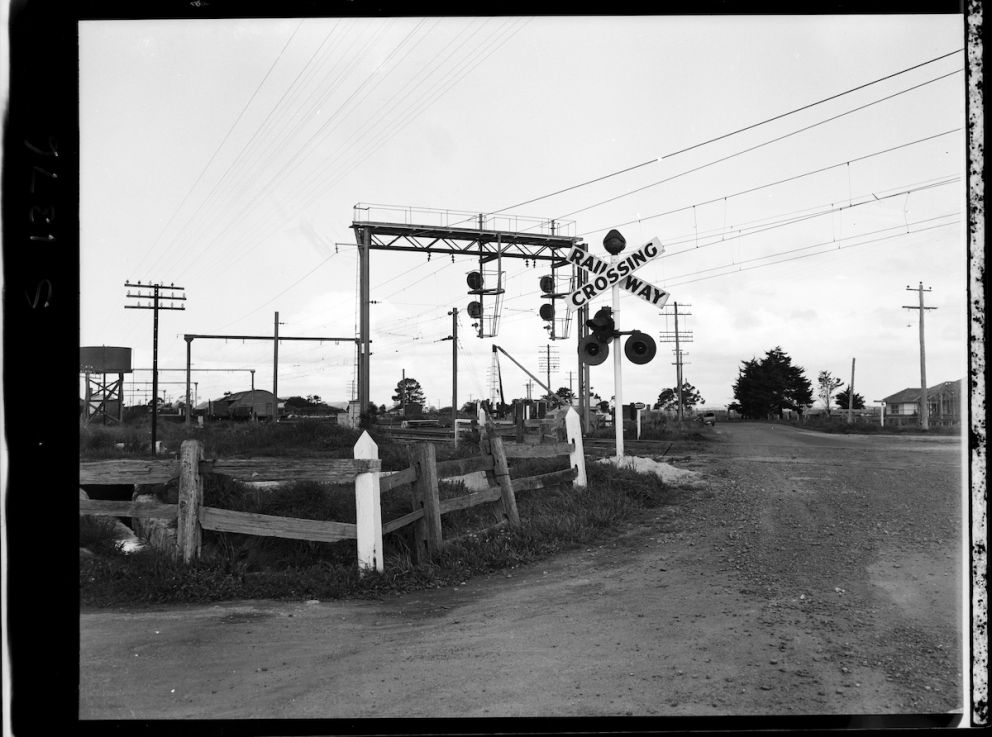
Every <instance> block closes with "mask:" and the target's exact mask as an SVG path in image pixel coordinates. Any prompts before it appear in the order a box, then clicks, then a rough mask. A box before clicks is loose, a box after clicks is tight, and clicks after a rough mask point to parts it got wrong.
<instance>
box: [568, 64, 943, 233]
mask: <svg viewBox="0 0 992 737" xmlns="http://www.w3.org/2000/svg"><path fill="white" fill-rule="evenodd" d="M961 71H963V69H957V70H955V71H953V72H950V73H948V74H942V75H940V76H939V77H934V78H933V79H929V80H927V81H926V82H922V83H921V84H918V85H914V86H913V87H909V88H907V89H904V90H900V91H899V92H895V93H893V94H891V95H886V96H885V97H882V98H880V99H878V100H874V101H872V102H869V103H867V104H865V105H859V106H858V107H856V108H852V109H851V110H847V111H845V112H843V113H840V114H838V115H833V116H831V117H829V118H826V119H824V120H821V121H818V122H816V123H813V124H812V125H807V126H805V127H803V128H799V129H798V130H794V131H791V132H789V133H786V134H785V135H782V136H778V137H777V138H772V139H770V140H768V141H763V142H762V143H759V144H757V145H754V146H750V147H748V148H745V149H742V150H740V151H737V152H735V153H732V154H729V155H727V156H722V157H720V158H719V159H714V160H713V161H709V162H707V163H705V164H701V165H700V166H696V167H693V168H692V169H688V170H686V171H683V172H681V173H679V174H675V175H673V176H671V177H668V178H667V179H663V180H661V181H659V182H655V183H654V184H652V185H649V186H655V185H658V184H663V183H665V182H670V181H672V180H674V179H678V178H680V177H684V176H685V175H686V174H693V173H695V172H697V171H700V170H702V169H706V168H708V167H710V166H714V165H715V164H720V163H723V162H724V161H729V160H730V159H733V158H736V157H738V156H742V155H744V154H746V153H750V152H752V151H756V150H757V149H759V148H764V147H765V146H769V145H771V144H773V143H778V142H779V141H782V140H785V139H786V138H791V137H792V136H795V135H798V134H800V133H805V132H806V131H808V130H812V129H813V128H817V127H819V126H821V125H825V124H826V123H831V122H833V121H835V120H838V119H839V118H843V117H845V116H847V115H851V114H852V113H856V112H859V111H861V110H864V109H865V108H869V107H871V106H873V105H878V104H879V103H882V102H885V101H887V100H891V99H892V98H894V97H898V96H899V95H904V94H906V93H907V92H912V91H913V90H916V89H919V88H920V87H924V86H925V85H928V84H933V83H934V82H938V81H940V80H942V79H946V78H947V77H950V76H952V75H954V74H957V73H959V72H961ZM645 189H646V187H645ZM628 194H633V192H630V193H628ZM569 214H571V213H569ZM561 217H567V215H562V216H561ZM632 222H637V221H636V220H634V221H632ZM614 227H617V226H615V225H608V226H606V227H604V228H597V229H596V230H590V231H587V232H585V233H583V234H582V235H583V236H587V235H589V234H590V233H598V232H601V231H604V230H609V229H610V228H614Z"/></svg>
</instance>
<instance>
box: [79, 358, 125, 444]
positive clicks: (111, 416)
mask: <svg viewBox="0 0 992 737" xmlns="http://www.w3.org/2000/svg"><path fill="white" fill-rule="evenodd" d="M79 373H81V374H85V376H86V399H85V400H84V404H83V417H82V421H83V424H84V425H88V424H89V423H91V422H92V421H93V420H95V419H97V418H102V422H103V424H104V425H106V424H107V421H108V420H109V421H111V422H121V421H122V420H123V419H124V374H129V373H131V349H130V348H121V347H119V346H110V345H98V346H82V347H80V349H79ZM108 374H110V375H111V376H113V375H114V374H116V376H117V378H116V379H113V378H111V379H110V380H109V381H108V379H107V375H108Z"/></svg>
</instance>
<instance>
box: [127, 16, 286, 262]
mask: <svg viewBox="0 0 992 737" xmlns="http://www.w3.org/2000/svg"><path fill="white" fill-rule="evenodd" d="M302 25H303V21H302V20H301V21H300V22H299V23H297V24H296V28H295V29H294V30H293V32H292V33H291V34H290V36H289V38H288V39H286V43H285V44H283V47H282V50H281V51H280V52H279V55H278V56H276V58H275V60H274V61H273V62H272V64H271V65H270V66H269V69H268V71H266V72H265V75H264V76H263V77H262V79H261V81H260V82H259V83H258V84H257V85H256V86H255V90H254V91H253V92H252V93H251V96H250V97H249V98H248V101H247V102H246V103H245V104H244V106H243V107H242V108H241V112H239V113H238V115H237V117H236V118H235V119H234V122H233V123H231V127H230V128H228V129H227V133H225V134H224V137H223V138H222V139H221V142H220V143H218V144H217V148H215V149H214V152H213V154H212V155H211V156H210V158H209V159H208V160H207V163H206V164H204V166H203V169H202V170H201V171H200V174H199V176H197V178H196V180H195V181H194V182H193V184H192V185H190V188H189V190H188V191H187V192H186V194H185V195H184V196H183V199H182V201H180V203H179V205H177V206H176V209H175V210H174V211H173V213H172V216H171V217H170V218H169V220H168V222H166V224H165V225H164V226H162V230H161V231H160V232H159V234H158V237H157V238H156V239H155V240H154V241H153V242H152V245H151V246H150V247H149V248H148V251H146V254H147V253H148V252H151V251H152V250H154V248H155V246H156V245H157V244H158V242H159V241H160V240H162V236H163V235H165V231H166V230H167V229H168V228H169V226H170V225H171V224H172V221H173V220H175V218H176V216H177V215H178V214H179V211H180V210H182V207H183V205H185V204H186V200H188V199H189V196H190V195H191V194H192V193H193V190H194V189H196V185H198V184H199V183H200V181H201V180H202V179H203V175H204V174H206V173H207V169H209V168H210V165H211V164H212V163H214V159H216V158H217V154H219V153H220V150H221V149H222V148H223V147H224V144H225V143H227V139H228V138H230V137H231V133H233V132H234V129H235V128H237V126H238V123H240V122H241V119H242V118H243V117H244V115H245V113H246V112H247V110H248V108H249V107H251V104H252V102H253V101H254V100H255V97H256V96H257V95H258V93H259V90H261V89H262V86H263V85H264V84H265V81H266V80H267V79H268V78H269V75H270V74H272V70H273V69H275V68H276V65H277V64H278V63H279V60H280V59H282V57H283V54H285V53H286V49H287V48H289V45H290V43H292V41H293V39H294V38H296V34H297V33H298V32H299V30H300V27H301V26H302ZM161 258H162V256H161V254H160V255H159V258H158V259H156V261H155V263H154V264H153V265H152V267H150V268H154V267H155V266H156V265H157V264H158V261H159V260H161Z"/></svg>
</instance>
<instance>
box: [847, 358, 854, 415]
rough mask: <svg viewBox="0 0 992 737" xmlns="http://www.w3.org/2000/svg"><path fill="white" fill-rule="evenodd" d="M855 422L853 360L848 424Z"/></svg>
mask: <svg viewBox="0 0 992 737" xmlns="http://www.w3.org/2000/svg"><path fill="white" fill-rule="evenodd" d="M852 422H854V359H853V358H852V359H851V386H850V387H848V391H847V424H848V425H850V424H851V423H852Z"/></svg>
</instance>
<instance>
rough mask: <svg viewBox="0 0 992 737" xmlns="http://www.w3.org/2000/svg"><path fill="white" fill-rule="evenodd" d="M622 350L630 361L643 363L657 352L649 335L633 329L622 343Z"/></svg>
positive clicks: (656, 347)
mask: <svg viewBox="0 0 992 737" xmlns="http://www.w3.org/2000/svg"><path fill="white" fill-rule="evenodd" d="M623 352H624V354H625V355H626V356H627V358H628V359H629V360H630V362H631V363H637V364H644V363H648V362H649V361H650V360H651V359H652V358H654V356H655V354H656V353H657V352H658V346H657V345H656V344H655V342H654V338H652V337H651V336H650V335H648V334H647V333H642V332H641V331H640V330H635V331H633V332H632V333H631V334H630V337H629V338H627V342H626V343H624V346H623Z"/></svg>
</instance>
